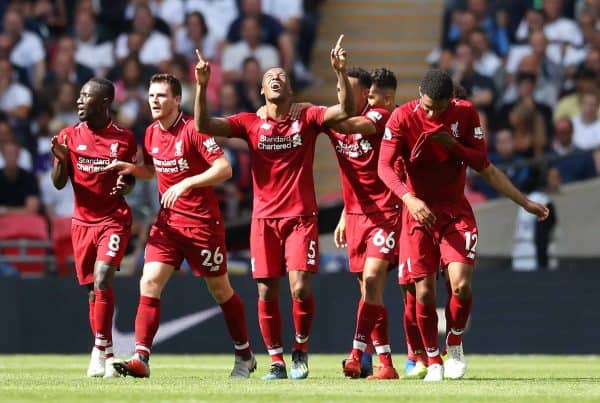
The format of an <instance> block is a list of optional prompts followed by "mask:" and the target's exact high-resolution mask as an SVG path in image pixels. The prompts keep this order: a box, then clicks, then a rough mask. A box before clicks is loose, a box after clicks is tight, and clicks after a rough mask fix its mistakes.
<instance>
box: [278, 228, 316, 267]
mask: <svg viewBox="0 0 600 403" xmlns="http://www.w3.org/2000/svg"><path fill="white" fill-rule="evenodd" d="M285 220H286V222H285V223H283V225H282V232H283V233H284V237H285V239H284V258H285V264H286V267H287V271H291V270H297V271H306V272H311V273H316V272H317V271H318V269H319V225H318V222H317V217H292V218H288V219H285Z"/></svg>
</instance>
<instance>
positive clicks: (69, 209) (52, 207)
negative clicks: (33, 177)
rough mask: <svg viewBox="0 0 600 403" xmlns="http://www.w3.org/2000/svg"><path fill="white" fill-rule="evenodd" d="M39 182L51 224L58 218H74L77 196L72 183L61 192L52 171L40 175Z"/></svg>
mask: <svg viewBox="0 0 600 403" xmlns="http://www.w3.org/2000/svg"><path fill="white" fill-rule="evenodd" d="M48 142H50V140H48ZM39 181H40V193H41V199H42V204H43V207H44V213H45V214H46V217H48V219H49V220H50V222H52V221H53V220H54V219H56V218H67V217H72V216H73V204H74V203H75V196H74V195H73V187H72V186H71V183H70V182H69V183H67V185H66V186H65V187H64V188H63V189H62V190H60V191H59V190H58V189H56V188H55V187H54V184H53V183H52V177H51V174H50V171H48V172H44V174H42V175H40V177H39Z"/></svg>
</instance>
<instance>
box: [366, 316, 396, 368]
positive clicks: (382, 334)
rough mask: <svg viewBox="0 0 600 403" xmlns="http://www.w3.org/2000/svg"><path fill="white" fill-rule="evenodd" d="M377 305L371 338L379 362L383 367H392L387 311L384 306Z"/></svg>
mask: <svg viewBox="0 0 600 403" xmlns="http://www.w3.org/2000/svg"><path fill="white" fill-rule="evenodd" d="M375 306H376V307H377V311H378V312H377V321H376V322H375V326H374V327H373V331H372V332H371V339H373V345H374V346H375V351H376V352H377V355H378V356H379V364H381V365H382V366H384V367H393V366H394V365H393V363H392V349H391V348H390V342H389V339H388V311H387V309H386V308H385V306H382V305H375Z"/></svg>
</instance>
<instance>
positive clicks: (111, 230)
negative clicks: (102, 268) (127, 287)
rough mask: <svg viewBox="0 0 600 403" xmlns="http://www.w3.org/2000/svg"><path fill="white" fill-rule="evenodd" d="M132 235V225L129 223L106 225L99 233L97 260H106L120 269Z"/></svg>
mask: <svg viewBox="0 0 600 403" xmlns="http://www.w3.org/2000/svg"><path fill="white" fill-rule="evenodd" d="M130 235H131V227H130V226H129V225H117V224H114V225H113V224H111V225H106V226H104V227H103V228H102V229H101V230H100V232H99V233H98V244H97V248H98V249H97V255H96V260H97V261H100V262H106V263H108V264H109V265H111V266H112V267H115V268H117V270H118V268H119V266H121V260H123V256H125V252H126V250H127V244H128V243H129V237H130Z"/></svg>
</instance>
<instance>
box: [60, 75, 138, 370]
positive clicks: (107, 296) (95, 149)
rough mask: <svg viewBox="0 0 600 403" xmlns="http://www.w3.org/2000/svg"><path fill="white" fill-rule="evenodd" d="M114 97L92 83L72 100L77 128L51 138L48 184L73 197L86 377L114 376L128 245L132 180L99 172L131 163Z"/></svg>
mask: <svg viewBox="0 0 600 403" xmlns="http://www.w3.org/2000/svg"><path fill="white" fill-rule="evenodd" d="M114 96H115V88H114V86H113V83H111V82H110V81H108V80H106V79H103V78H93V79H91V80H89V81H88V82H87V83H85V84H84V85H83V87H82V88H81V92H80V94H79V98H78V99H77V112H78V115H79V120H81V122H80V123H77V124H75V125H73V126H69V127H67V128H65V129H63V130H62V131H61V132H60V133H59V134H58V135H57V136H54V137H52V153H53V154H54V168H53V170H52V181H53V183H54V186H55V187H56V188H57V189H62V188H64V187H65V185H66V183H67V179H68V178H70V179H71V184H72V185H73V193H74V195H75V207H74V210H73V222H72V226H71V234H72V238H73V250H74V251H75V268H76V271H77V279H78V280H79V284H81V285H84V286H86V287H87V288H88V296H89V297H88V301H89V320H90V327H91V328H92V333H93V334H94V336H95V345H94V348H93V349H92V356H91V360H90V364H89V367H88V370H87V375H88V376H91V377H101V376H104V377H105V378H110V377H116V376H118V374H117V373H116V372H115V370H114V369H113V365H112V364H113V351H112V319H113V312H114V306H115V302H114V294H113V288H112V279H113V276H114V273H115V270H118V268H119V265H120V264H121V259H122V258H123V255H124V254H125V249H126V247H127V242H128V241H129V235H130V227H131V211H130V210H129V206H127V203H125V199H124V198H123V195H124V194H126V193H127V192H128V191H130V190H131V188H132V185H133V183H134V182H133V180H132V178H125V177H123V176H121V175H119V174H118V173H117V172H105V171H104V168H105V167H106V166H107V165H108V164H109V163H110V161H112V160H114V159H120V160H123V161H134V159H135V152H136V143H135V138H134V136H133V133H131V131H129V130H127V129H123V128H121V127H119V126H117V125H116V124H115V123H114V122H113V121H112V120H111V119H110V117H109V107H110V104H111V103H112V101H113V99H114Z"/></svg>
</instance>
